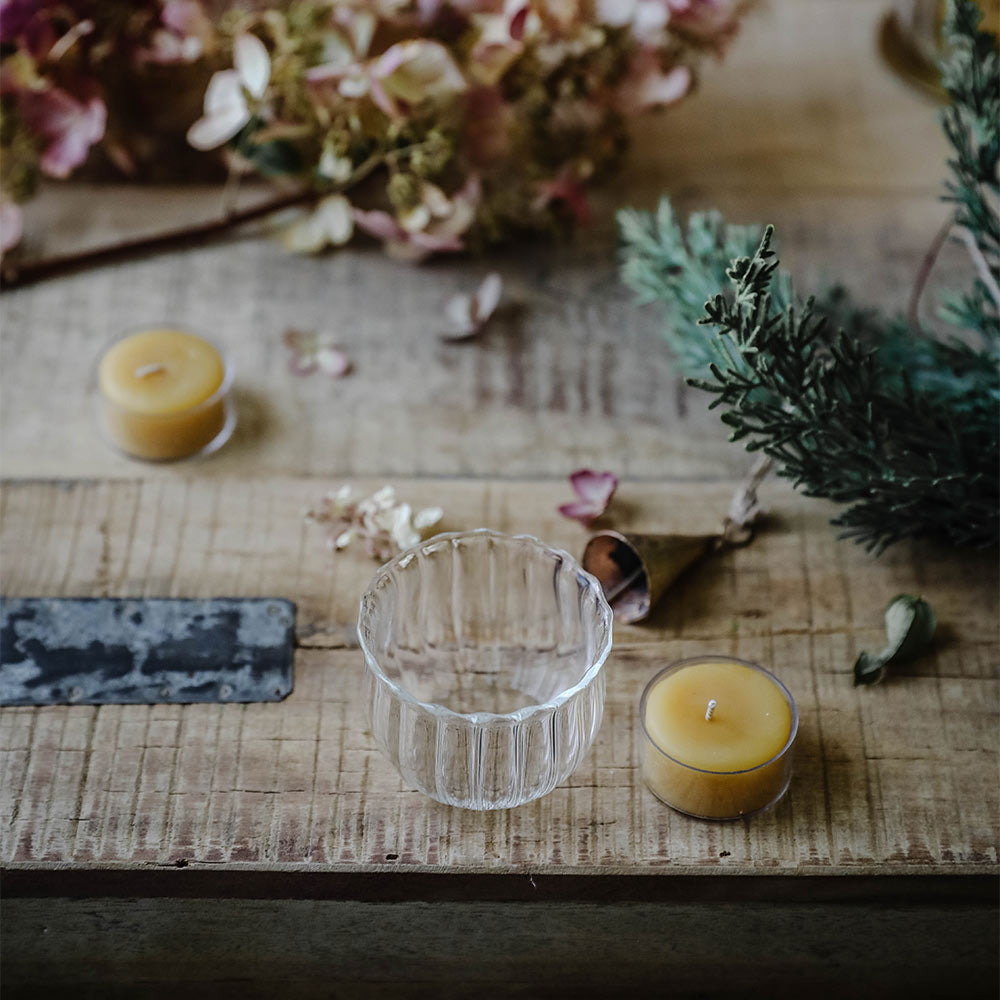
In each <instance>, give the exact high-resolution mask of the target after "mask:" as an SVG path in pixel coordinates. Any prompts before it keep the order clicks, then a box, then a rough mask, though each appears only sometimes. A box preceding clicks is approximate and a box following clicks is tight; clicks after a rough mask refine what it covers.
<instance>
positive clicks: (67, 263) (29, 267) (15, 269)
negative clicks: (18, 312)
mask: <svg viewBox="0 0 1000 1000" xmlns="http://www.w3.org/2000/svg"><path fill="white" fill-rule="evenodd" d="M315 197H316V192H315V191H312V190H309V191H296V192H294V193H292V194H286V195H282V196H281V197H279V198H272V199H271V200H270V201H266V202H264V203H263V204H262V205H255V206H254V207H253V208H245V209H243V210H242V211H239V212H231V213H230V214H228V215H224V216H222V217H221V218H216V219H211V220H209V221H208V222H200V223H197V224H196V225H193V226H182V227H180V228H179V229H169V230H167V231H166V232H161V233H154V234H153V235H151V236H140V237H138V238H136V239H132V240H121V241H119V242H117V243H108V244H105V245H104V246H98V247H93V248H92V249H90V250H81V251H80V252H78V253H68V254H59V255H57V256H55V257H43V258H42V259H41V260H34V261H26V262H25V263H23V264H22V263H20V262H19V261H16V260H4V261H3V263H2V264H0V291H9V290H10V289H12V288H19V287H21V286H22V285H30V284H34V283H35V282H38V281H45V280H47V279H48V278H57V277H60V276H61V275H64V274H71V273H73V272H75V271H82V270H86V269H88V268H91V267H100V266H101V265H103V264H111V263H114V262H115V261H119V260H126V259H128V258H130V257H140V256H145V255H146V254H151V253H159V252H160V251H162V250H170V249H174V248H177V247H188V246H194V245H196V244H199V243H205V242H208V241H210V240H212V239H215V238H216V237H218V236H221V235H222V234H223V233H226V232H228V231H229V230H230V229H236V228H237V227H238V226H242V225H245V224H246V223H248V222H254V221H255V220H257V219H262V218H264V217H265V216H268V215H271V214H272V213H274V212H279V211H281V210H282V209H285V208H292V207H293V206H295V205H302V204H304V203H306V202H308V201H311V200H312V199H314V198H315Z"/></svg>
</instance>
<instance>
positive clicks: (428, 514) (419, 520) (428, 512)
mask: <svg viewBox="0 0 1000 1000" xmlns="http://www.w3.org/2000/svg"><path fill="white" fill-rule="evenodd" d="M442 517H444V511H443V510H442V509H441V508H440V507H425V508H424V509H423V510H418V511H417V512H416V514H414V515H413V527H414V528H416V529H417V530H418V531H423V529H424V528H430V527H432V526H433V525H435V524H437V523H438V521H440V520H441V518H442Z"/></svg>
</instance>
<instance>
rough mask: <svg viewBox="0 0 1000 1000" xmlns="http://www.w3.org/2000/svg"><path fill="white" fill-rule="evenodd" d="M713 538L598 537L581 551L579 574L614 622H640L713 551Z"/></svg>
mask: <svg viewBox="0 0 1000 1000" xmlns="http://www.w3.org/2000/svg"><path fill="white" fill-rule="evenodd" d="M718 540H719V536H718V535H636V534H622V533H621V532H618V531H600V532H598V533H597V534H596V535H593V536H591V538H590V540H589V541H588V542H587V546H586V548H585V549H584V550H583V558H582V559H581V562H582V564H583V568H584V569H585V570H586V571H587V572H588V573H592V574H593V575H594V576H595V577H597V579H598V581H599V582H600V584H601V587H602V588H603V589H604V596H605V597H606V598H607V599H608V603H609V604H610V605H611V610H612V611H613V612H614V615H615V618H616V619H618V621H620V622H624V623H625V624H632V623H633V622H639V621H642V620H643V619H644V618H645V617H646V616H647V615H648V614H649V612H650V610H651V609H652V608H653V606H654V605H655V604H656V603H657V601H659V599H660V598H661V597H662V596H663V594H664V593H665V592H666V590H667V588H668V587H669V586H670V585H671V584H672V583H673V582H674V580H676V579H677V577H679V576H680V575H681V573H683V572H684V570H686V569H687V568H688V567H689V566H691V564H692V563H695V562H697V561H698V560H699V559H702V558H703V557H704V556H706V555H708V554H709V552H710V551H711V550H712V549H713V548H714V547H715V545H716V543H717V542H718Z"/></svg>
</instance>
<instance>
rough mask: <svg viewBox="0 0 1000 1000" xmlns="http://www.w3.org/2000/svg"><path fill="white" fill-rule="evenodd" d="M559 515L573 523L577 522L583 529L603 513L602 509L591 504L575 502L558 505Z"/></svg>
mask: <svg viewBox="0 0 1000 1000" xmlns="http://www.w3.org/2000/svg"><path fill="white" fill-rule="evenodd" d="M559 513H560V514H562V516H563V517H569V518H572V519H573V520H574V521H579V522H580V524H582V525H583V526H584V527H585V528H589V527H590V525H591V524H592V523H593V522H594V521H596V520H597V518H599V517H600V516H601V514H603V513H604V510H603V508H599V507H595V506H594V505H593V504H589V503H585V502H583V501H580V500H575V501H573V503H564V504H562V505H560V507H559Z"/></svg>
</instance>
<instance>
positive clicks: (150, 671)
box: [0, 597, 295, 705]
mask: <svg viewBox="0 0 1000 1000" xmlns="http://www.w3.org/2000/svg"><path fill="white" fill-rule="evenodd" d="M294 647H295V605H294V603H293V602H291V601H288V600H285V599H284V598H277V597H274V598H270V597H263V598H225V597H222V598H218V597H217V598H211V599H209V600H183V599H174V598H145V599H134V600H133V599H115V598H47V597H4V598H0V704H2V705H57V704H74V705H106V704H155V703H160V702H172V703H178V702H179V703H187V702H227V701H233V702H251V701H280V700H281V699H282V698H284V697H286V696H287V695H288V694H289V692H290V691H291V690H292V655H293V651H294Z"/></svg>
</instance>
